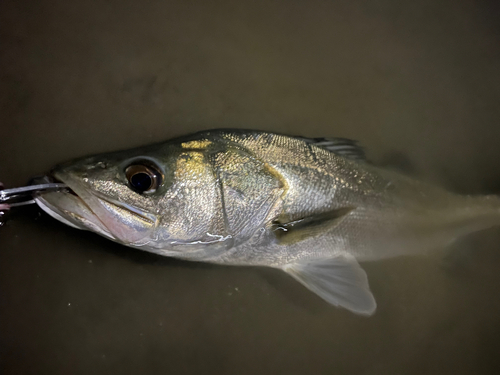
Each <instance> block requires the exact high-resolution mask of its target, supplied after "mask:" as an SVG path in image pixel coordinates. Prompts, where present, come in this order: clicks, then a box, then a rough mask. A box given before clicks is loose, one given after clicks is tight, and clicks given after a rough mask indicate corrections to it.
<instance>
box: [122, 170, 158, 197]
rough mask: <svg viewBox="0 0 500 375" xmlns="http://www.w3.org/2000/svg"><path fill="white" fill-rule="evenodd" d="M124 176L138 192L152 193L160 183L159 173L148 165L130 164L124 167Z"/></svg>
mask: <svg viewBox="0 0 500 375" xmlns="http://www.w3.org/2000/svg"><path fill="white" fill-rule="evenodd" d="M125 176H126V177H127V180H128V183H129V185H130V187H131V188H132V189H133V190H135V191H136V192H138V193H153V192H154V191H156V189H158V187H159V186H160V184H161V173H160V172H159V171H158V170H157V169H156V168H154V167H153V166H150V165H145V164H132V165H130V166H128V167H127V168H126V169H125Z"/></svg>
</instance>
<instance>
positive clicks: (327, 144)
mask: <svg viewBox="0 0 500 375" xmlns="http://www.w3.org/2000/svg"><path fill="white" fill-rule="evenodd" d="M295 138H297V139H300V140H302V141H304V142H306V143H309V144H313V145H315V146H316V147H321V148H323V149H325V150H328V151H330V152H333V153H334V154H337V155H339V156H342V157H344V158H346V159H351V160H356V161H366V154H365V150H364V149H363V148H362V147H361V146H359V145H358V142H357V141H354V140H352V139H348V138H306V137H295Z"/></svg>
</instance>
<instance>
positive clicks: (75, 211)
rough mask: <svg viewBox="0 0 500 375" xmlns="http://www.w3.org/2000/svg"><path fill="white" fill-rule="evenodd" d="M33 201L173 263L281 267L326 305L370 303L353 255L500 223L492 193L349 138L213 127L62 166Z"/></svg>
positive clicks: (383, 254)
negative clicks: (409, 167)
mask: <svg viewBox="0 0 500 375" xmlns="http://www.w3.org/2000/svg"><path fill="white" fill-rule="evenodd" d="M45 182H62V183H64V184H66V185H67V186H68V187H69V188H70V190H66V191H56V192H42V193H39V194H38V195H37V196H36V202H37V203H38V205H39V206H40V207H41V208H42V209H43V210H44V211H46V212H47V213H48V214H49V215H51V216H53V217H54V218H56V219H58V220H60V221H62V222H63V223H65V224H67V225H70V226H72V227H75V228H78V229H85V230H90V231H93V232H96V233H98V234H100V235H102V236H104V237H106V238H109V239H110V240H113V241H116V242H119V243H121V244H124V245H126V246H130V247H134V248H138V249H140V250H145V251H150V252H153V253H156V254H160V255H164V256H171V257H176V258H181V259H187V260H193V261H203V262H211V263H217V264H226V265H255V266H268V267H275V268H279V269H282V270H284V271H285V272H287V273H288V274H290V275H291V276H293V277H294V278H295V279H297V280H298V281H299V282H301V283H302V284H304V285H305V286H306V287H307V288H309V289H310V290H311V291H313V292H315V293H317V294H318V295H319V296H320V297H322V298H323V299H325V300H326V301H327V302H329V303H331V304H333V305H335V306H341V307H344V308H346V309H348V310H350V311H353V312H355V313H358V314H363V315H371V314H373V313H374V311H375V309H376V302H375V299H374V297H373V295H372V293H371V291H370V288H369V285H368V280H367V276H366V273H365V271H364V270H363V269H362V268H361V267H360V265H359V264H358V262H365V261H375V260H380V259H387V258H391V257H396V256H401V255H410V254H419V253H424V252H427V251H430V250H432V249H436V248H440V247H443V246H445V245H447V244H449V243H450V242H452V241H453V240H455V239H456V238H458V237H460V236H463V235H465V234H467V233H470V232H473V231H477V230H480V229H484V228H488V227H491V226H494V225H499V224H500V199H499V198H497V197H496V196H481V197H470V196H461V195H457V194H453V193H449V192H447V191H445V190H443V189H440V188H438V187H434V186H431V185H428V184H426V183H423V182H419V181H416V180H413V179H411V178H409V177H406V176H403V175H400V174H398V173H395V172H393V171H389V170H384V169H381V168H378V167H375V166H373V165H371V164H369V163H368V162H366V161H365V158H364V153H363V150H362V149H361V148H359V147H358V146H357V145H356V142H354V141H350V140H347V139H342V138H329V139H324V138H321V139H319V138H316V139H308V138H302V137H290V136H285V135H279V134H272V133H265V132H259V131H251V130H250V131H243V130H212V131H204V132H200V133H196V134H194V135H191V136H187V137H182V138H178V139H174V140H171V141H168V142H164V143H159V144H155V145H151V146H147V147H140V148H136V149H132V150H127V151H121V152H113V153H107V154H102V155H97V156H92V157H87V158H82V159H78V160H74V161H71V162H69V163H65V164H61V165H59V166H57V167H55V168H54V169H53V170H52V172H51V173H50V174H49V175H48V177H46V178H45Z"/></svg>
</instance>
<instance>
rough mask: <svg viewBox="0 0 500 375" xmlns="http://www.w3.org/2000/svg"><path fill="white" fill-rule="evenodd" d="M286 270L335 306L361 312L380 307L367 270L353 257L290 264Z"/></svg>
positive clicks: (372, 311)
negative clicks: (371, 288) (371, 289)
mask: <svg viewBox="0 0 500 375" xmlns="http://www.w3.org/2000/svg"><path fill="white" fill-rule="evenodd" d="M283 270H284V271H286V272H287V273H289V274H290V275H292V276H293V277H294V278H295V279H297V280H298V281H300V282H301V283H302V284H304V285H305V286H306V287H307V288H309V289H310V290H311V291H313V292H314V293H316V294H317V295H319V296H320V297H321V298H323V299H324V300H325V301H327V302H328V303H331V304H332V305H334V306H341V307H343V308H345V309H347V310H350V311H352V312H354V313H356V314H362V315H372V314H373V313H374V312H375V309H376V308H377V303H376V302H375V298H374V297H373V294H372V292H371V291H370V287H369V285H368V278H367V276H366V273H365V271H364V270H363V269H362V268H361V266H360V265H359V264H358V262H357V261H356V259H354V257H352V256H348V255H343V256H338V257H335V258H332V259H324V260H311V261H303V262H297V263H292V264H287V265H286V266H284V267H283Z"/></svg>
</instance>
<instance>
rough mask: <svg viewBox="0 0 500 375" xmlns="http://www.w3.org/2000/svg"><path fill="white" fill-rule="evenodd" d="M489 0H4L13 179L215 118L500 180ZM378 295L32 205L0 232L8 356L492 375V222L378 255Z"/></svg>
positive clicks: (176, 367) (476, 181)
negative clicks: (157, 245) (168, 248)
mask: <svg viewBox="0 0 500 375" xmlns="http://www.w3.org/2000/svg"><path fill="white" fill-rule="evenodd" d="M499 15H500V12H499V7H498V6H497V5H496V3H495V2H487V1H479V0H476V1H472V0H470V1H465V0H459V1H451V0H448V1H446V0H445V1H426V0H418V1H404V2H403V1H389V0H385V1H384V0H382V1H359V2H348V1H342V2H332V1H319V0H308V1H305V0H304V1H283V0H279V1H268V0H266V1H263V0H262V1H261V0H257V1H239V2H233V1H169V2H167V1H159V0H158V1H132V0H121V1H116V0H110V1H96V0H94V1H91V0H85V1H84V0H78V1H67V0H55V1H48V0H40V1H26V0H4V1H2V2H1V3H0V30H1V34H0V36H1V40H0V46H1V47H0V105H1V110H0V126H1V134H0V137H1V138H0V180H2V181H3V182H4V183H5V184H6V185H7V186H16V185H20V184H23V183H25V182H26V181H27V180H28V179H29V178H30V177H31V176H33V175H36V174H40V173H41V172H44V171H45V170H47V169H48V168H49V167H50V166H51V165H53V164H55V163H57V162H60V161H63V160H65V159H69V158H72V157H76V156H81V155H84V154H90V153H94V152H100V151H111V150H116V149H119V148H127V147H131V146H136V145H140V144H147V143H150V142H153V141H159V140H163V139H168V138H170V137H173V136H177V135H180V134H185V133H189V132H193V131H197V130H201V129H208V128H213V127H245V128H258V129H264V130H269V131H277V132H285V133H291V134H301V135H304V136H342V137H350V138H354V139H358V140H360V141H361V142H362V144H363V145H364V146H365V147H366V149H367V152H368V154H369V156H370V157H371V159H372V160H375V161H376V162H379V163H383V164H389V165H391V166H394V167H398V168H403V169H405V170H407V171H410V172H411V173H412V174H414V175H417V176H419V177H420V178H422V179H425V180H428V181H433V182H435V183H437V184H440V185H443V186H446V187H447V188H449V189H451V190H455V191H459V192H463V193H470V194H473V193H474V194H475V193H491V192H497V193H498V192H500V126H499V120H500V106H499V101H500V89H499V88H500V69H499V66H500V27H499V26H498V16H499ZM364 267H365V269H366V271H367V273H368V276H369V278H370V283H371V286H372V290H373V292H374V294H375V296H376V298H377V301H378V306H379V308H378V311H377V313H376V314H375V315H374V316H373V317H371V318H368V319H367V318H362V317H358V316H356V315H353V314H351V313H349V312H347V311H344V310H339V309H336V308H333V307H331V306H329V305H327V304H326V303H324V302H323V301H322V300H320V299H319V298H318V297H316V296H315V295H313V294H312V293H310V292H308V291H307V290H306V289H305V288H303V287H302V286H301V285H300V284H298V283H297V282H295V281H294V280H292V279H291V278H290V277H288V276H287V275H285V274H283V273H280V272H278V271H274V270H270V269H259V268H231V267H217V266H210V265H202V264H194V263H187V262H181V261H176V260H172V259H167V258H159V257H156V256H153V255H150V254H145V253H141V252H139V251H137V250H132V249H128V248H125V247H121V246H119V245H116V244H113V243H111V242H109V241H106V240H104V239H102V238H99V237H98V236H96V235H93V234H90V233H85V232H81V231H78V230H74V229H71V228H69V227H66V226H64V225H62V224H60V223H57V222H55V221H54V220H52V219H50V218H48V217H47V216H46V215H40V214H39V213H38V211H37V210H36V208H27V209H23V210H21V209H20V210H18V211H17V214H15V215H13V216H12V219H11V221H10V222H8V224H7V225H6V226H4V227H2V228H0V344H1V348H0V349H1V351H0V372H1V373H2V374H159V373H161V374H284V373H286V374H309V373H314V374H498V373H500V356H499V349H500V296H499V290H500V273H499V271H498V270H499V268H500V230H498V229H496V230H490V231H485V232H481V233H477V234H475V235H474V236H471V237H469V238H467V239H465V240H464V241H461V242H460V243H459V244H457V245H456V246H455V249H454V251H453V253H452V255H451V256H449V257H446V258H445V260H444V261H443V260H442V259H441V258H440V257H439V256H436V257H431V258H400V259H394V260H390V261H384V262H376V263H370V264H365V265H364Z"/></svg>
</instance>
